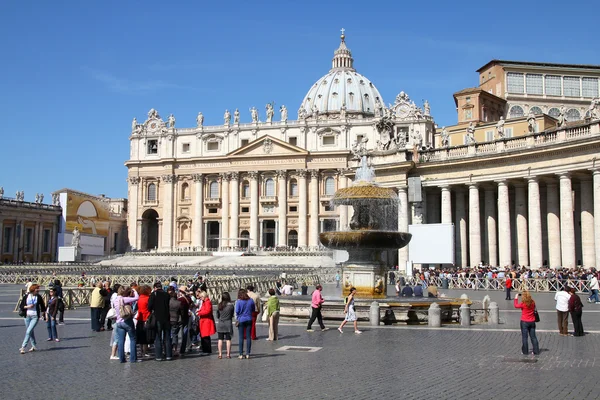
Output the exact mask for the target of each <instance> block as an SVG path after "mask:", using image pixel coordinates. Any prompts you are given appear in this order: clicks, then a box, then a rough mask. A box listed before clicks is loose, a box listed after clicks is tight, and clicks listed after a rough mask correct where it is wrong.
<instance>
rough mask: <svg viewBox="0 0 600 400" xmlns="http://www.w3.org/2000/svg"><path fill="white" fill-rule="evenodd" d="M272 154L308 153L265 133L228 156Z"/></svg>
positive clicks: (295, 154) (293, 154) (291, 154)
mask: <svg viewBox="0 0 600 400" xmlns="http://www.w3.org/2000/svg"><path fill="white" fill-rule="evenodd" d="M272 155H278V156H280V155H284V156H285V155H290V156H303V155H308V151H306V150H304V149H302V148H300V147H298V146H294V145H292V144H289V143H286V142H284V141H282V140H279V139H276V138H274V137H272V136H269V135H266V136H263V137H260V138H258V139H256V140H254V141H252V142H251V143H248V144H247V145H246V146H244V147H240V148H239V149H237V150H235V151H232V152H231V153H229V154H228V155H227V156H228V157H258V156H272Z"/></svg>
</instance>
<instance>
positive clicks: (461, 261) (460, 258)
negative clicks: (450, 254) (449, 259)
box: [454, 188, 468, 268]
mask: <svg viewBox="0 0 600 400" xmlns="http://www.w3.org/2000/svg"><path fill="white" fill-rule="evenodd" d="M454 193H455V196H456V213H455V214H456V215H455V219H456V222H455V229H456V249H455V252H456V261H455V263H456V264H458V265H460V266H461V267H463V268H464V267H467V263H468V261H467V260H468V258H467V215H466V208H465V191H464V189H463V188H458V189H457V190H456V191H455V192H454Z"/></svg>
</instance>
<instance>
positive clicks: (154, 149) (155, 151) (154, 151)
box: [147, 140, 158, 154]
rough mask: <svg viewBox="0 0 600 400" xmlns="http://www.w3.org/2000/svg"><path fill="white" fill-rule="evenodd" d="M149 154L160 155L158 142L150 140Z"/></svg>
mask: <svg viewBox="0 0 600 400" xmlns="http://www.w3.org/2000/svg"><path fill="white" fill-rule="evenodd" d="M147 153H148V154H158V140H148V147H147Z"/></svg>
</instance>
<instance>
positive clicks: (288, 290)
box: [281, 283, 294, 296]
mask: <svg viewBox="0 0 600 400" xmlns="http://www.w3.org/2000/svg"><path fill="white" fill-rule="evenodd" d="M293 290H294V287H293V286H292V285H290V284H289V283H286V284H285V285H283V288H281V294H282V295H284V296H291V295H292V291H293Z"/></svg>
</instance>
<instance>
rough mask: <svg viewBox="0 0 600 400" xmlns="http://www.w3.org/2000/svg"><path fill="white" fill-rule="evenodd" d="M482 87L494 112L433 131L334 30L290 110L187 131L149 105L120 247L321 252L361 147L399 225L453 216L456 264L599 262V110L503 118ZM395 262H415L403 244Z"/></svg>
mask: <svg viewBox="0 0 600 400" xmlns="http://www.w3.org/2000/svg"><path fill="white" fill-rule="evenodd" d="M486 93H487V92H486ZM478 96H479V97H480V98H481V99H485V100H486V101H488V100H489V101H490V102H491V103H490V104H492V103H493V105H494V107H497V108H498V109H499V110H501V112H498V113H497V116H496V118H495V119H491V117H489V116H487V117H486V118H485V119H484V120H480V121H471V122H469V126H464V125H461V122H462V121H460V120H459V124H457V125H456V126H454V127H450V128H449V129H448V131H449V133H448V132H446V130H442V129H440V128H438V127H436V125H435V122H434V119H433V117H432V115H431V110H430V107H429V104H428V102H427V101H425V102H424V104H419V105H417V104H415V102H414V101H412V100H411V99H410V97H409V95H408V94H407V93H404V92H399V94H398V95H397V96H396V98H395V100H394V102H393V104H389V107H386V106H385V104H386V103H385V102H384V99H383V98H382V96H381V94H380V93H379V91H378V90H377V88H376V87H375V85H374V84H373V83H372V82H371V81H370V80H369V79H367V78H366V77H365V76H363V75H361V74H360V73H358V72H357V71H356V69H355V68H354V60H353V57H352V54H351V52H350V50H349V49H348V48H347V47H346V42H345V37H344V35H342V37H341V43H340V46H339V48H338V49H337V50H335V52H334V57H333V60H332V68H331V69H330V71H329V72H328V73H327V74H326V75H324V76H323V77H322V78H320V79H319V80H318V81H317V82H316V83H314V85H312V86H311V87H310V89H309V90H308V93H307V94H306V96H305V97H304V99H303V100H302V102H301V103H300V108H299V109H298V112H297V119H291V118H288V109H287V107H285V106H281V107H280V108H279V110H275V109H274V107H273V105H272V104H267V105H266V106H265V109H264V110H265V111H264V112H262V113H261V112H259V110H258V109H257V108H255V107H253V108H252V109H250V110H249V111H250V112H249V114H250V118H251V121H250V122H242V121H240V114H246V112H242V113H240V111H239V110H233V112H230V111H229V110H227V111H225V114H224V116H223V124H222V125H218V126H204V116H203V115H202V113H199V114H198V116H197V124H196V126H195V127H190V128H179V127H177V126H176V120H175V117H174V116H173V115H172V114H171V115H170V116H169V117H168V118H166V121H165V120H164V119H163V118H161V116H160V115H159V113H158V111H157V110H154V109H152V110H150V112H149V113H148V115H147V118H145V121H143V122H142V123H138V121H137V120H136V119H134V121H133V123H132V127H131V135H130V159H129V160H128V161H127V162H126V166H127V168H128V200H129V203H128V204H129V209H128V216H127V218H128V231H129V232H128V237H129V240H130V244H131V246H132V247H133V248H135V249H138V250H152V249H157V250H159V251H161V250H164V251H171V250H174V249H178V248H192V249H197V250H198V249H217V248H224V247H225V248H232V247H261V248H274V247H278V246H286V247H292V248H310V247H317V246H319V239H318V234H319V233H320V232H323V231H328V230H336V229H345V228H346V227H347V226H348V224H349V221H350V218H351V216H352V212H353V211H352V209H351V208H348V207H347V206H340V207H334V206H333V205H332V204H330V200H331V198H332V196H333V194H334V193H335V191H336V190H338V189H340V188H344V187H347V186H348V185H350V184H351V183H352V179H353V176H354V171H355V169H356V167H357V166H358V157H357V154H358V153H359V152H360V151H359V149H362V150H364V149H366V150H368V152H369V156H370V157H369V160H370V162H371V164H372V165H373V166H374V168H375V171H376V179H377V183H378V184H380V185H382V186H386V187H391V188H394V189H395V190H396V191H397V192H398V196H399V212H398V221H397V225H398V229H399V230H400V231H407V230H408V225H409V224H424V223H451V224H455V231H456V235H455V264H456V265H457V266H468V265H477V264H479V263H480V262H489V263H490V264H491V265H509V264H511V263H513V262H514V263H518V264H521V265H530V266H532V267H534V268H536V267H540V266H542V265H550V266H560V265H564V266H567V267H570V266H575V265H578V264H581V265H585V266H593V265H600V261H599V262H597V259H599V258H600V170H598V171H597V170H596V158H597V155H598V150H599V148H600V125H599V122H598V119H597V112H596V111H597V110H596V109H594V110H592V107H590V115H589V117H587V116H586V117H587V118H586V119H583V120H579V121H570V122H569V123H566V120H563V121H560V120H559V119H557V118H555V117H553V116H549V115H546V114H542V115H536V116H535V118H534V120H533V122H532V120H531V118H530V119H529V121H527V118H526V117H524V116H518V117H515V118H507V119H506V120H504V118H505V117H506V116H507V112H508V109H507V107H506V106H505V105H504V103H506V102H504V103H503V102H502V99H500V98H499V99H496V97H497V96H496V97H494V98H492V97H490V96H492V95H491V94H490V96H488V95H487V94H485V93H479V94H478ZM493 96H495V95H493ZM487 97H490V99H487ZM469 102H471V100H470V98H469ZM592 105H594V107H595V105H597V103H594V101H592ZM294 108H295V107H294ZM261 114H263V115H262V116H261ZM276 114H277V116H276ZM488 114H489V113H488ZM500 117H502V118H500ZM497 119H502V129H507V128H509V129H510V130H511V135H510V137H507V136H508V135H506V137H505V136H500V137H499V136H498V135H493V136H492V137H489V136H485V134H484V132H483V131H482V132H479V131H478V129H479V130H481V129H483V128H481V127H482V126H489V128H486V129H495V128H494V127H495V125H496V120H497ZM486 124H487V125H486ZM532 124H535V129H531V126H532ZM442 135H445V136H446V138H445V139H444V138H442ZM451 135H454V136H457V135H464V136H467V135H470V137H472V140H464V142H463V143H457V142H458V140H453V141H450V140H449V139H448V138H449V137H450V136H451ZM476 138H477V139H476ZM362 150H361V151H362ZM409 178H419V179H409ZM409 182H411V184H410V185H409ZM594 215H597V216H598V218H594ZM434 247H435V244H434V243H432V248H434ZM395 258H397V259H395V260H394V261H395V262H397V263H398V264H399V265H404V263H406V262H409V261H410V260H411V258H410V254H409V253H408V249H406V248H405V249H401V250H400V251H399V252H398V254H397V256H396V257H395Z"/></svg>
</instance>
